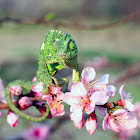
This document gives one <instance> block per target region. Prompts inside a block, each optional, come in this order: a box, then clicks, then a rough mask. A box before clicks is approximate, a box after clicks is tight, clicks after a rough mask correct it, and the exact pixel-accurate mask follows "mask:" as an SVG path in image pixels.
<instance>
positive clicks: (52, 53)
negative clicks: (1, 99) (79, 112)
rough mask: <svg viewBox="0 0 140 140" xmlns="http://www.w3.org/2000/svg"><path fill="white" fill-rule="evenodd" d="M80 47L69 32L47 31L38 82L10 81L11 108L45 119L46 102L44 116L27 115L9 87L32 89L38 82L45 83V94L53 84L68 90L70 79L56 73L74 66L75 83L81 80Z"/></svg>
mask: <svg viewBox="0 0 140 140" xmlns="http://www.w3.org/2000/svg"><path fill="white" fill-rule="evenodd" d="M77 54H78V48H77V46H76V43H75V41H74V39H73V38H72V37H71V36H70V35H69V34H67V33H64V32H62V31H58V30H51V31H49V32H47V34H46V36H45V38H44V40H43V42H42V44H41V47H40V52H39V56H38V70H37V73H36V78H37V81H36V82H34V83H33V82H30V81H25V80H15V81H13V82H10V83H9V84H8V85H7V87H6V88H5V98H6V101H7V104H8V106H9V108H10V109H11V110H12V111H13V112H15V113H16V114H17V115H19V116H21V117H23V118H25V119H27V120H30V121H42V120H45V119H46V118H47V116H48V114H49V106H48V105H47V104H46V113H45V115H43V116H42V117H39V118H36V117H32V116H30V115H27V114H25V113H23V112H22V111H20V110H19V109H18V108H17V107H16V106H15V105H14V104H13V102H12V100H11V93H10V91H9V88H10V87H11V86H15V85H16V86H21V87H22V88H25V89H27V90H31V86H32V85H35V84H37V83H38V82H42V83H43V90H42V92H43V94H44V95H45V94H48V92H49V87H50V86H52V85H53V84H56V85H57V86H62V91H63V92H66V91H67V86H68V80H67V79H66V78H62V79H57V78H55V77H54V76H55V74H56V72H57V71H59V70H61V69H62V68H73V74H72V80H73V83H76V82H78V81H80V71H79V67H78V62H77Z"/></svg>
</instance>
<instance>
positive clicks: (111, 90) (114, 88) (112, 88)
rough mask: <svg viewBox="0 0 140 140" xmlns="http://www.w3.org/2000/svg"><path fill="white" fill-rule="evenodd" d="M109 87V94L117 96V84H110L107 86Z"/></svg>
mask: <svg viewBox="0 0 140 140" xmlns="http://www.w3.org/2000/svg"><path fill="white" fill-rule="evenodd" d="M107 89H108V92H107V95H108V96H109V97H115V96H116V94H117V89H116V87H115V86H113V85H108V86H107Z"/></svg>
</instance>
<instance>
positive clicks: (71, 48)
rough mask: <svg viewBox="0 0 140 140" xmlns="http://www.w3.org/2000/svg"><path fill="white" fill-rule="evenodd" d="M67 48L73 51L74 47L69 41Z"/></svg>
mask: <svg viewBox="0 0 140 140" xmlns="http://www.w3.org/2000/svg"><path fill="white" fill-rule="evenodd" d="M69 48H70V50H71V51H73V50H74V49H75V45H74V43H73V42H72V41H70V43H69Z"/></svg>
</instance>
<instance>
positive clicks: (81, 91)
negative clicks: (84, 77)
mask: <svg viewBox="0 0 140 140" xmlns="http://www.w3.org/2000/svg"><path fill="white" fill-rule="evenodd" d="M71 94H73V95H75V96H81V97H83V96H85V95H86V94H87V90H86V88H85V86H84V84H83V83H82V82H77V83H75V84H74V85H72V87H71Z"/></svg>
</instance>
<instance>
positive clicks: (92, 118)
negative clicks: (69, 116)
mask: <svg viewBox="0 0 140 140" xmlns="http://www.w3.org/2000/svg"><path fill="white" fill-rule="evenodd" d="M86 129H87V131H88V132H89V133H90V135H92V134H93V133H94V132H95V131H96V129H97V119H96V115H95V113H91V114H90V115H89V117H88V118H87V121H86Z"/></svg>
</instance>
